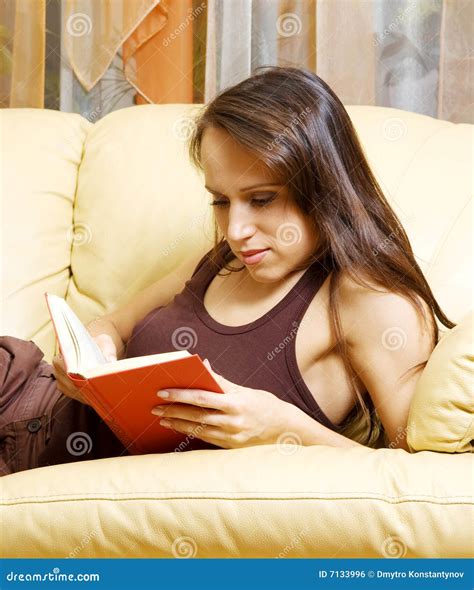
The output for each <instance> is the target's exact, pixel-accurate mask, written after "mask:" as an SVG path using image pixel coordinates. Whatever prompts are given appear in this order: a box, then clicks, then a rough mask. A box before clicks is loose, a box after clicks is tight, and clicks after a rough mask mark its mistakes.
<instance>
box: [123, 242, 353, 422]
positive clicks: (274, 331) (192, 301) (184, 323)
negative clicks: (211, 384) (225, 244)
mask: <svg viewBox="0 0 474 590" xmlns="http://www.w3.org/2000/svg"><path fill="white" fill-rule="evenodd" d="M218 270H219V269H217V268H216V266H215V265H214V263H213V262H212V261H211V260H210V252H208V253H207V254H206V255H205V256H204V257H203V258H202V259H201V260H200V262H199V263H198V265H197V267H196V269H195V270H194V272H193V275H192V277H191V278H190V279H189V280H188V281H187V282H186V284H185V287H184V289H183V291H182V292H181V293H179V294H178V295H176V296H175V297H174V299H173V301H171V302H170V303H169V304H168V305H166V306H162V307H158V308H156V309H154V310H153V311H151V312H150V313H149V314H148V315H147V316H146V317H145V318H144V319H143V320H141V321H140V322H139V323H138V324H137V325H136V326H135V328H134V330H133V333H132V336H131V338H130V340H129V341H128V343H127V351H126V357H135V356H142V355H147V354H158V353H162V352H170V351H173V350H183V349H187V350H188V351H189V352H190V353H192V354H199V356H200V357H201V358H202V359H205V358H207V359H208V360H209V362H210V363H211V366H212V368H213V369H214V370H215V371H216V372H217V373H219V374H221V375H222V376H223V377H225V378H226V379H228V380H229V381H232V382H234V383H238V384H239V385H243V386H246V387H250V388H254V389H264V390H266V391H269V392H271V393H273V394H274V395H276V396H277V397H279V398H280V399H282V400H284V401H286V402H289V403H292V404H294V405H295V406H297V407H298V408H300V409H301V410H303V412H305V413H306V414H308V415H309V416H311V417H312V418H313V419H314V420H317V421H318V422H320V423H321V424H323V425H324V426H327V427H328V428H330V429H331V430H334V431H336V432H339V431H340V428H341V425H339V426H338V425H336V424H334V423H333V422H332V421H331V420H330V419H329V418H328V417H327V416H326V414H325V413H324V412H323V411H322V410H321V408H320V407H319V405H318V404H317V402H316V400H315V399H314V397H313V394H312V393H311V391H310V390H309V389H308V387H307V386H306V384H305V382H304V379H303V377H302V375H301V373H300V371H299V369H298V363H297V360H296V352H295V341H296V333H297V330H298V327H299V324H300V322H301V319H302V318H303V315H304V313H305V311H306V309H307V308H308V306H309V305H310V303H311V301H312V300H313V298H314V296H315V295H316V293H317V291H318V290H319V289H320V287H321V285H322V284H323V282H324V279H325V278H326V276H327V272H326V271H325V270H324V267H323V266H322V265H321V264H320V263H319V262H317V261H316V262H314V263H313V264H312V265H311V266H309V267H308V268H307V269H306V271H305V272H304V274H303V275H302V276H301V277H300V279H299V280H298V282H297V283H296V284H295V285H294V286H293V288H292V289H291V291H289V292H288V293H287V294H286V295H285V296H284V297H283V299H281V300H280V302H279V303H277V304H276V305H275V306H274V307H273V308H272V309H270V311H268V312H267V313H266V314H264V315H263V316H262V317H260V318H258V319H257V320H255V321H253V322H250V323H249V324H245V325H243V326H226V325H223V324H220V323H219V322H217V321H216V320H214V319H213V318H212V317H211V316H210V315H209V313H208V312H207V310H206V308H205V307H204V294H205V292H206V289H207V287H208V285H209V284H210V282H211V281H212V279H213V278H214V276H215V275H216V274H217V272H218Z"/></svg>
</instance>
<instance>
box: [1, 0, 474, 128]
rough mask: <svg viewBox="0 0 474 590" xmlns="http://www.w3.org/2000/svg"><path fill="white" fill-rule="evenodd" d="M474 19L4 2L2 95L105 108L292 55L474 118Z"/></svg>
mask: <svg viewBox="0 0 474 590" xmlns="http://www.w3.org/2000/svg"><path fill="white" fill-rule="evenodd" d="M57 15H59V16H58V18H56V17H57ZM53 17H54V18H53ZM473 23H474V2H473V1H472V0H48V1H47V2H46V0H34V1H33V0H2V1H1V2H0V39H1V49H0V97H1V98H0V102H1V105H0V106H2V107H36V108H43V107H46V108H60V109H61V110H66V111H72V112H78V113H81V114H83V115H84V116H86V117H88V118H90V119H91V120H97V119H98V118H100V117H103V116H104V115H105V114H107V113H108V112H110V111H112V110H116V109H119V108H123V107H126V106H130V105H131V104H139V103H143V102H155V103H161V102H202V101H204V100H206V101H208V100H210V99H212V98H213V97H214V96H215V95H216V94H217V93H218V92H219V91H221V90H222V89H224V88H226V87H228V86H230V85H232V84H235V83H237V82H238V81H240V80H242V79H244V78H246V77H248V76H250V75H251V74H252V73H253V72H254V71H255V70H256V68H257V67H259V66H263V65H284V66H296V67H305V68H308V69H310V70H312V71H314V72H316V73H317V74H318V75H320V76H321V77H322V78H323V79H324V80H325V81H326V82H328V84H329V85H330V86H331V87H332V88H333V89H334V90H335V92H336V93H337V94H338V96H339V97H340V98H341V100H342V101H343V102H344V103H345V104H368V105H371V104H372V105H383V106H392V107H396V108H401V109H405V110H409V111H415V112H419V113H422V114H426V115H430V116H433V117H439V118H441V119H446V120H449V121H454V122H469V123H472V122H474V112H473V100H472V98H473V93H472V82H473V51H472V40H473V39H474V25H473Z"/></svg>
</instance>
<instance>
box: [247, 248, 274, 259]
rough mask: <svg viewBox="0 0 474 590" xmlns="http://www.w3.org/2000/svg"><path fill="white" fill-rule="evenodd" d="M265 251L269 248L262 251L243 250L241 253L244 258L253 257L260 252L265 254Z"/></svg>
mask: <svg viewBox="0 0 474 590" xmlns="http://www.w3.org/2000/svg"><path fill="white" fill-rule="evenodd" d="M265 250H268V248H262V249H261V250H245V251H244V250H241V251H240V253H241V254H242V256H245V257H247V256H253V255H254V254H258V253H259V252H265Z"/></svg>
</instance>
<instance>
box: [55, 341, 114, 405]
mask: <svg viewBox="0 0 474 590" xmlns="http://www.w3.org/2000/svg"><path fill="white" fill-rule="evenodd" d="M92 340H94V342H95V343H96V344H97V345H98V347H99V348H100V349H101V351H102V353H103V355H104V356H105V358H106V360H107V362H111V361H114V360H117V350H116V347H115V344H114V341H113V340H112V338H111V337H110V336H109V335H108V334H98V335H97V336H93V337H92ZM52 364H53V368H54V376H55V377H56V386H57V388H58V389H59V391H60V392H61V393H62V394H64V395H65V396H66V397H70V398H71V399H75V400H77V401H79V402H81V403H83V404H86V405H89V404H88V402H87V401H86V400H85V398H84V397H83V395H82V393H81V390H80V389H79V388H77V387H76V386H75V385H74V383H73V382H72V381H71V379H69V377H68V376H67V372H66V364H65V363H64V359H63V357H62V356H61V355H60V354H58V355H56V356H55V357H54V358H53V361H52Z"/></svg>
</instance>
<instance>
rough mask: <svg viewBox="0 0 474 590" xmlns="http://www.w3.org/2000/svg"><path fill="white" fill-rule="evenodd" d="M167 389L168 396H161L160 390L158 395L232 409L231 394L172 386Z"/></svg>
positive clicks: (217, 408) (203, 405)
mask: <svg viewBox="0 0 474 590" xmlns="http://www.w3.org/2000/svg"><path fill="white" fill-rule="evenodd" d="M166 391H167V392H168V395H167V396H161V395H160V393H161V392H160V391H158V392H157V395H158V397H160V398H163V399H166V401H171V402H179V403H183V404H191V405H192V406H201V408H211V409H213V410H221V411H222V412H230V411H231V410H232V404H231V402H230V401H229V399H228V397H229V396H226V395H225V394H221V393H213V392H211V391H204V390H203V389H173V388H170V389H167V390H166Z"/></svg>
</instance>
